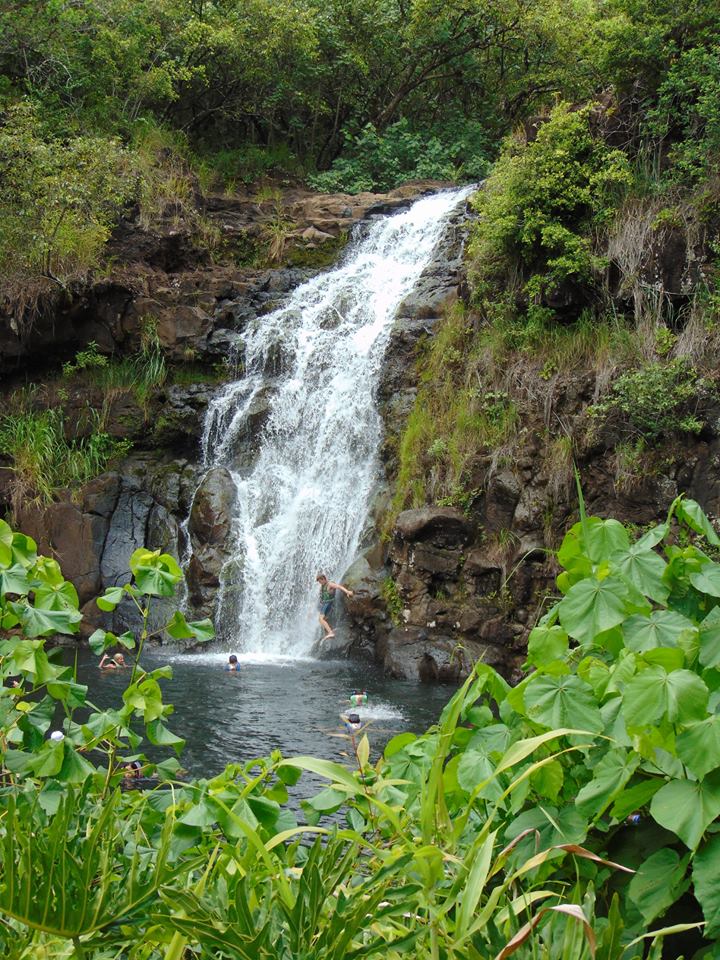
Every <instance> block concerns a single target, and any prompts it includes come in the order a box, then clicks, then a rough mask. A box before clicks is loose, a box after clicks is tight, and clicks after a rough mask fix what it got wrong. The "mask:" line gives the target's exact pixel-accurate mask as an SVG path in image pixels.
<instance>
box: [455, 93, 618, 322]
mask: <svg viewBox="0 0 720 960" xmlns="http://www.w3.org/2000/svg"><path fill="white" fill-rule="evenodd" d="M592 116H593V111H592V107H584V108H583V109H581V110H572V109H571V108H570V107H569V106H568V105H567V104H561V105H560V106H558V107H556V108H555V109H554V110H553V112H552V113H551V114H550V116H549V118H548V120H547V121H546V122H545V123H543V124H542V126H541V127H540V129H539V131H538V134H537V138H536V139H535V140H534V141H532V142H531V143H526V142H522V141H518V140H517V139H513V140H511V141H509V142H508V143H507V144H506V147H505V150H504V152H503V154H502V156H501V157H500V159H499V160H498V161H497V162H496V164H495V166H494V167H493V171H492V174H491V176H490V177H489V178H488V180H487V182H486V184H485V186H484V188H483V189H482V190H480V191H479V192H478V193H477V194H476V197H475V207H476V209H477V211H478V214H479V218H480V219H479V222H478V224H477V225H476V226H475V228H474V231H473V235H472V240H471V245H470V257H471V259H472V264H473V276H474V282H475V285H476V287H477V290H478V296H482V295H483V293H484V292H487V290H488V289H491V290H495V289H496V287H497V286H499V285H500V284H501V283H504V282H508V281H510V280H511V279H512V276H513V274H514V273H515V272H517V271H519V273H520V275H521V276H522V278H523V292H524V296H525V298H526V300H527V301H528V303H529V304H530V305H531V306H535V307H540V306H542V304H543V302H544V300H545V298H547V297H548V296H549V295H552V294H556V293H557V292H558V291H559V290H560V288H561V287H563V285H567V284H570V285H571V286H576V287H577V286H581V287H586V286H588V285H592V284H593V283H594V282H595V280H596V277H597V274H598V272H599V271H600V270H601V269H602V268H603V267H604V261H603V260H602V259H601V258H599V257H598V256H597V255H596V254H595V253H594V252H593V245H592V239H593V231H594V230H596V229H598V228H600V227H603V226H605V225H606V224H607V223H608V222H609V221H610V220H611V218H612V216H613V214H614V212H615V209H616V205H617V200H618V196H619V194H620V193H621V191H622V190H624V189H625V188H626V187H627V186H628V185H629V184H630V182H631V174H630V168H629V164H628V161H627V158H626V157H625V155H624V154H623V153H622V151H620V150H611V149H610V148H609V147H608V146H606V144H605V143H604V142H603V140H602V138H601V137H600V136H598V135H596V133H595V132H594V131H593V129H592ZM488 285H489V286H488ZM547 316H552V313H551V312H550V311H549V312H548V313H547Z"/></svg>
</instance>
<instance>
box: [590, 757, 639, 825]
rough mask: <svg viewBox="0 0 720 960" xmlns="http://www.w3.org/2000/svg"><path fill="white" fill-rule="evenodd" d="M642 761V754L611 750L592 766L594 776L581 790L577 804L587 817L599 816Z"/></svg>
mask: <svg viewBox="0 0 720 960" xmlns="http://www.w3.org/2000/svg"><path fill="white" fill-rule="evenodd" d="M639 763H640V756H639V755H638V754H637V753H631V752H630V751H628V750H609V751H608V752H607V753H606V754H605V756H604V757H603V758H602V760H601V761H600V762H599V763H598V764H597V765H593V767H592V774H593V778H592V780H591V781H590V782H589V783H586V784H585V786H584V787H583V788H582V789H581V790H580V792H579V793H578V795H577V797H576V798H575V806H576V807H577V808H578V810H579V811H580V813H582V814H583V816H585V817H590V818H592V819H595V818H596V817H599V816H600V815H601V814H602V813H604V811H605V810H606V808H607V807H608V806H609V805H610V804H611V803H612V801H613V800H614V799H615V797H616V796H617V795H618V793H620V791H621V790H622V789H623V787H624V786H625V784H626V783H627V782H628V780H629V779H630V777H631V776H632V775H633V773H634V772H635V770H637V767H638V765H639Z"/></svg>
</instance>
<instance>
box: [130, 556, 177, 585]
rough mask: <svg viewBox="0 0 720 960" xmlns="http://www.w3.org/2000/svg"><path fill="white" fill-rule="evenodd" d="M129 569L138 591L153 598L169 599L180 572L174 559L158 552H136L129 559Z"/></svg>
mask: <svg viewBox="0 0 720 960" xmlns="http://www.w3.org/2000/svg"><path fill="white" fill-rule="evenodd" d="M130 569H131V570H132V572H133V576H134V577H135V582H136V583H137V585H138V589H139V590H140V591H141V592H142V593H146V594H149V595H150V596H153V597H171V596H172V595H173V594H174V593H175V584H176V583H178V581H180V580H181V579H182V570H181V569H180V567H179V566H178V565H177V561H176V560H175V558H174V557H171V556H170V554H169V553H160V551H159V550H145V549H143V548H141V549H139V550H136V551H135V552H134V553H133V555H132V556H131V557H130Z"/></svg>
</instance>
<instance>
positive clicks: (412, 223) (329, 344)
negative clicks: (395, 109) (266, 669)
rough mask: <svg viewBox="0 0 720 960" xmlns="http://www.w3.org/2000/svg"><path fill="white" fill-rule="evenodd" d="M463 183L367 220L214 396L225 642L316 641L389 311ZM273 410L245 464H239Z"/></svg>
mask: <svg viewBox="0 0 720 960" xmlns="http://www.w3.org/2000/svg"><path fill="white" fill-rule="evenodd" d="M469 192H470V188H466V189H464V190H456V191H448V192H444V193H439V194H435V195H433V196H431V197H426V198H424V199H422V200H418V201H416V202H415V203H414V204H413V205H412V206H411V207H410V208H409V209H407V210H405V211H403V212H401V213H397V214H395V215H393V216H390V217H386V218H383V219H381V220H378V221H377V222H375V223H373V224H371V225H370V227H369V228H368V230H367V232H366V234H365V236H364V238H363V239H361V240H359V241H358V242H357V243H356V244H354V245H353V246H352V248H351V249H350V250H348V252H347V254H346V256H345V258H344V260H343V262H342V263H341V264H340V265H339V266H338V267H336V268H335V269H333V270H331V271H329V272H327V273H324V274H321V275H320V276H317V277H315V278H313V279H312V280H310V281H308V282H307V283H304V284H302V286H300V287H298V288H297V289H296V290H295V291H294V293H293V294H292V295H291V296H290V297H289V299H288V300H287V301H286V303H285V305H284V306H283V307H281V308H280V309H278V310H275V311H274V312H273V313H270V314H268V315H266V316H261V317H257V318H256V319H255V320H253V321H252V322H251V323H250V324H249V325H248V327H247V329H246V330H245V331H244V333H243V338H244V347H245V375H244V377H243V378H242V379H241V380H238V381H236V382H234V383H231V384H229V385H228V386H227V387H225V388H224V389H223V390H222V391H221V392H220V393H219V394H218V395H217V396H216V397H215V398H214V400H213V401H212V402H211V404H210V407H209V409H208V414H207V418H206V423H205V433H204V438H203V453H204V458H205V464H206V465H207V466H208V467H212V466H218V465H224V466H226V467H228V469H229V470H230V471H231V473H232V475H233V478H234V481H235V484H236V487H237V494H238V496H237V509H236V516H235V518H234V527H233V537H234V544H235V546H234V556H233V559H232V560H231V561H230V562H229V563H228V564H226V566H225V568H224V570H223V573H222V577H221V587H220V592H219V597H218V612H217V615H216V617H215V621H216V625H217V628H218V633H219V636H220V638H221V639H224V640H226V641H227V642H228V643H229V644H230V645H232V646H233V648H235V647H237V648H239V649H240V650H243V651H245V652H246V653H249V654H252V653H255V654H261V655H264V656H268V655H269V656H278V655H285V656H303V655H307V653H308V652H309V650H310V649H311V647H312V645H313V643H314V641H316V640H317V639H318V638H319V636H320V628H319V625H318V620H317V600H318V588H317V584H316V582H315V577H316V574H317V573H318V572H319V571H323V572H325V573H326V574H327V576H328V577H329V578H330V579H331V580H335V579H339V578H341V577H342V575H343V572H344V571H345V570H346V569H347V568H348V567H349V565H350V564H351V563H352V561H353V560H354V559H355V557H356V555H357V551H358V545H359V543H360V537H361V533H362V530H363V527H364V525H365V522H366V519H367V516H368V510H369V505H370V501H371V498H372V494H373V491H374V489H375V487H376V484H377V482H378V479H379V463H378V449H379V445H380V440H381V430H382V424H381V420H380V416H379V414H378V411H377V406H376V402H375V391H376V388H377V384H378V379H379V375H380V371H381V367H382V360H383V354H384V352H385V347H386V344H387V341H388V336H389V333H390V329H391V327H392V323H393V320H394V318H395V315H396V312H397V309H398V307H399V306H400V304H401V303H402V301H403V300H404V299H405V297H406V296H407V295H408V294H409V293H410V292H411V291H412V290H413V288H414V287H415V285H416V284H417V282H418V280H419V278H420V275H421V274H422V272H423V270H424V269H425V267H426V266H428V264H429V263H430V261H431V259H432V256H433V253H434V251H435V248H436V246H437V243H438V241H439V239H440V236H441V234H442V231H443V228H444V226H445V224H446V221H447V218H448V216H449V215H450V214H451V213H452V211H453V210H454V209H456V207H457V206H458V205H459V204H460V203H461V202H463V201H464V199H465V198H466V196H467V195H468V193H469ZM259 402H261V403H266V404H268V405H269V410H268V414H267V419H266V422H265V425H264V427H263V428H262V431H261V435H260V439H259V452H258V454H257V457H256V458H255V461H254V464H253V466H252V467H250V468H247V467H246V466H245V465H244V463H243V461H242V459H241V458H240V457H239V454H240V451H241V447H242V444H243V442H244V441H247V438H248V435H249V417H251V416H252V414H253V410H255V411H257V404H258V403H259Z"/></svg>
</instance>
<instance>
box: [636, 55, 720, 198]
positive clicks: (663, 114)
mask: <svg viewBox="0 0 720 960" xmlns="http://www.w3.org/2000/svg"><path fill="white" fill-rule="evenodd" d="M718 53H719V48H718V46H717V44H716V45H715V46H713V47H710V49H705V48H704V47H702V46H698V47H692V48H690V49H689V50H683V51H682V53H681V54H680V56H679V57H677V59H675V60H674V61H673V62H672V63H671V65H670V69H669V70H668V72H667V76H666V77H665V79H664V80H663V82H662V84H661V85H660V88H659V91H658V102H657V105H656V106H655V107H654V109H653V110H651V111H650V114H649V117H648V126H649V128H650V131H651V132H652V134H654V135H655V136H657V137H661V138H663V139H665V140H667V139H669V140H670V143H671V146H670V160H671V166H670V168H669V170H668V171H667V178H668V179H670V180H675V181H679V182H683V181H684V182H686V183H694V182H697V181H698V180H700V179H702V178H709V177H713V176H716V175H717V174H718V172H720V160H719V158H720V56H718Z"/></svg>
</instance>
